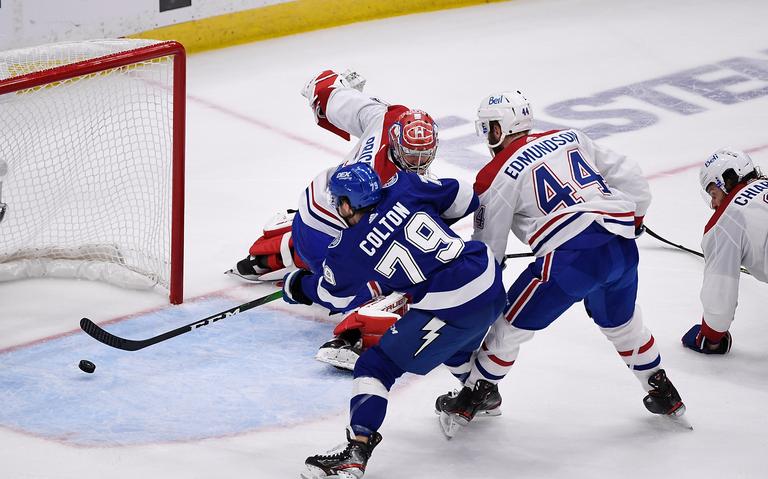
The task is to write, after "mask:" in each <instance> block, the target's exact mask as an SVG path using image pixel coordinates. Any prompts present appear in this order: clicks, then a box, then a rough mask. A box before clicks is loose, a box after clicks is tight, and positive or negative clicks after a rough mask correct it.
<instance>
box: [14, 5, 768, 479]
mask: <svg viewBox="0 0 768 479" xmlns="http://www.w3.org/2000/svg"><path fill="white" fill-rule="evenodd" d="M766 18H768V3H766V2H764V1H761V0H753V1H748V0H741V1H733V2H723V1H710V0H697V1H684V0H678V1H660V0H647V1H643V2H626V1H621V2H616V1H607V0H579V1H574V0H559V1H558V0H519V1H513V2H509V3H501V4H492V5H484V6H478V7H473V8H466V9H459V10H450V11H445V12H437V13H429V14H422V15H412V16H406V17H399V18H393V19H387V20H382V21H377V22H369V23H363V24H357V25H351V26H346V27H340V28H335V29H331V30H325V31H319V32H313V33H308V34H303V35H296V36H292V37H287V38H281V39H276V40H272V41H265V42H261V43H255V44H251V45H244V46H239V47H233V48H227V49H223V50H218V51H213V52H209V53H204V54H199V55H195V56H192V57H191V58H190V59H189V73H188V93H189V101H188V116H187V121H188V131H187V155H188V156H187V158H188V166H187V203H186V221H187V229H186V261H185V273H186V277H185V288H186V290H185V297H186V302H185V304H184V305H183V306H180V307H170V306H168V305H167V300H166V297H165V296H164V295H162V294H160V293H159V292H137V291H128V290H121V289H117V288H115V287H112V286H109V285H105V284H99V283H91V282H87V281H76V280H72V281H67V280H30V281H22V282H16V283H9V284H0V404H2V408H0V477H2V478H9V479H11V478H12V479H16V478H57V479H58V478H78V479H92V478H93V479H95V478H131V479H135V478H136V477H145V478H160V477H162V478H164V479H176V478H179V479H180V478H185V479H189V478H200V479H202V478H244V477H248V478H267V477H269V478H291V477H298V472H299V471H300V470H301V469H302V463H303V461H304V458H305V457H306V456H308V455H311V454H315V453H317V452H321V451H324V450H327V449H328V448H330V447H331V446H333V445H335V444H337V443H339V442H341V441H342V440H343V435H344V431H343V429H344V426H345V424H346V420H347V411H346V405H347V401H348V397H349V393H350V386H351V381H350V379H349V377H348V375H347V374H345V373H343V372H339V371H336V370H333V369H332V368H326V367H325V366H324V365H322V364H320V363H317V362H316V361H314V360H313V359H312V356H313V355H314V352H315V349H316V347H317V346H319V345H320V344H321V343H322V342H323V341H324V340H325V339H326V338H327V337H328V336H329V335H330V332H331V329H332V327H333V324H334V320H333V318H328V317H327V315H326V313H324V312H323V311H321V310H320V309H316V308H306V307H290V306H288V305H285V304H284V303H281V302H275V303H270V304H268V305H265V306H262V307H260V308H257V309H255V310H252V311H251V312H248V313H244V314H242V315H238V316H234V317H231V318H228V319H226V320H225V321H222V322H221V323H219V324H217V325H214V326H211V327H209V328H205V329H204V330H200V331H198V332H194V333H190V334H187V335H184V336H182V337H179V338H176V339H173V340H170V341H168V342H165V343H162V344H160V345H156V346H153V347H151V348H148V349H146V350H142V351H138V352H122V351H117V350H114V349H110V348H108V347H106V346H103V345H101V344H99V343H97V342H95V341H93V340H91V339H90V338H88V337H87V336H85V335H84V334H83V333H81V332H79V328H78V321H79V319H80V318H81V317H82V316H88V317H90V318H91V319H93V320H94V321H96V322H97V323H100V324H103V323H105V322H106V323H107V325H106V327H107V328H110V330H112V331H114V332H116V333H117V334H121V335H125V336H127V337H131V338H144V337H149V336H152V335H155V334H158V333H160V332H163V331H166V330H168V329H172V328H174V327H177V326H180V325H183V324H187V323H189V322H192V321H194V320H195V319H198V318H202V317H204V316H207V315H209V314H213V313H215V312H218V311H221V310H224V309H227V308H229V307H232V306H234V305H237V304H239V303H241V302H244V301H247V300H249V299H252V298H255V297H259V296H262V295H265V294H268V293H270V292H271V291H273V287H271V286H266V285H243V284H241V283H238V282H237V281H235V280H234V279H232V278H230V277H226V276H225V275H223V274H222V272H223V271H224V270H226V269H228V268H229V267H231V266H232V265H233V264H234V262H236V261H237V260H238V259H240V258H241V257H243V256H244V255H245V254H246V252H247V248H248V247H249V246H250V244H251V242H252V241H253V240H254V239H255V238H256V237H257V236H258V235H259V234H260V231H261V227H262V225H263V223H264V221H266V220H267V219H268V218H269V217H270V216H271V215H272V214H273V213H274V212H277V211H279V210H281V209H285V208H289V207H293V206H295V204H296V200H297V197H298V195H299V193H300V192H301V190H302V189H303V188H304V187H305V186H306V184H307V183H308V182H309V180H310V179H311V178H312V177H313V176H314V175H315V174H316V173H317V172H319V171H320V170H322V169H323V168H326V167H328V166H330V165H333V164H335V163H338V162H339V161H340V159H341V157H342V155H343V154H344V153H346V151H347V150H348V149H349V148H351V146H352V145H351V144H347V143H345V142H343V141H342V140H340V139H338V138H336V137H334V136H333V135H331V134H330V133H328V132H326V131H323V130H321V129H319V128H317V127H315V126H314V122H313V120H312V116H311V114H310V111H309V109H308V108H307V105H306V102H305V100H304V98H302V97H301V96H300V95H299V91H300V89H301V87H302V86H303V84H304V83H305V82H306V81H307V80H308V79H309V78H310V77H312V76H313V75H314V74H316V73H318V72H319V71H321V70H323V69H325V68H329V67H330V68H335V69H339V70H343V69H345V68H353V69H355V70H357V71H358V72H360V73H361V74H363V75H364V76H365V77H366V78H367V79H368V84H367V86H366V91H367V92H368V93H369V94H371V95H374V96H377V97H380V98H382V99H385V100H388V101H390V102H397V103H403V104H406V105H409V106H411V107H417V108H422V109H425V110H427V111H429V112H430V113H431V114H432V115H433V116H434V117H435V118H436V119H437V120H438V123H440V125H441V131H440V135H441V146H440V148H441V151H440V152H439V153H438V160H437V161H436V162H435V166H434V170H435V173H437V174H438V176H455V177H460V178H464V179H466V180H470V181H471V180H472V179H473V178H474V174H475V172H476V170H477V169H478V168H479V167H480V166H481V165H482V162H483V160H484V159H485V158H487V156H486V155H487V150H485V148H484V147H483V145H482V143H481V140H480V139H479V138H477V137H475V136H474V128H473V125H472V120H473V117H474V113H475V110H476V108H477V105H478V103H479V101H480V99H481V98H482V97H483V96H485V95H487V94H489V93H491V92H493V91H495V90H503V89H521V90H523V91H524V92H525V93H526V95H527V97H528V98H529V99H530V100H531V102H532V105H533V109H534V115H535V117H536V118H537V120H538V121H539V124H538V126H539V127H540V128H550V127H552V126H553V125H564V126H572V127H576V128H581V129H583V130H585V131H587V132H588V133H590V134H591V135H592V136H593V137H595V138H598V139H599V141H600V142H601V143H603V144H605V145H607V146H609V147H611V148H613V149H615V150H617V151H620V152H622V153H625V154H627V155H629V156H631V157H632V158H634V159H635V160H637V161H638V162H639V163H640V164H641V166H642V168H643V171H644V173H645V174H646V175H647V176H648V178H649V179H650V180H651V188H652V192H653V194H654V200H653V203H652V205H651V208H650V211H649V213H648V215H647V217H646V220H647V224H648V225H649V226H650V227H652V228H653V229H654V230H655V231H656V232H657V233H660V234H662V235H663V236H665V237H668V238H669V239H672V240H673V241H676V242H679V243H682V244H684V245H686V246H688V247H692V248H694V249H699V242H700V239H701V233H702V230H703V226H704V224H705V223H706V221H707V218H708V216H709V215H710V214H711V212H710V211H709V210H708V209H707V207H706V206H705V204H704V202H703V201H702V198H701V196H700V194H699V192H698V181H697V166H698V163H699V162H700V161H703V159H704V158H705V157H706V156H707V155H708V154H710V153H711V152H712V151H714V150H715V149H716V148H718V147H721V146H724V145H731V146H733V147H735V148H739V149H743V150H746V151H748V152H750V153H751V154H752V157H753V159H755V160H756V161H757V162H758V163H762V164H763V165H765V166H766V167H768V35H766V33H765V32H766V31H765V19H766ZM470 227H471V226H470V224H469V222H467V221H464V222H462V223H460V229H461V231H462V234H463V235H465V236H468V235H469V234H470ZM638 241H639V246H640V251H641V265H640V293H639V299H638V302H639V303H640V304H641V305H642V309H643V314H644V319H645V322H646V324H647V325H648V327H649V328H650V329H651V330H652V331H653V333H654V336H655V338H656V341H657V342H658V345H659V347H660V350H661V353H662V357H663V361H664V367H665V369H666V370H667V372H668V374H669V376H670V378H671V379H672V380H673V381H674V383H675V385H676V386H677V387H678V389H679V391H680V393H681V395H682V396H683V400H684V401H685V403H686V405H687V406H688V414H687V417H688V418H689V419H690V421H691V422H692V423H693V424H694V426H695V430H694V431H692V432H691V431H685V430H682V429H679V428H675V427H670V426H669V424H667V423H665V422H664V420H663V419H660V418H658V417H652V416H651V415H650V414H649V413H648V412H647V411H646V410H645V408H644V407H643V406H642V404H641V400H642V397H643V395H644V393H643V391H642V390H641V389H640V388H639V387H638V383H637V380H636V379H635V378H634V377H633V376H632V374H630V373H629V372H628V371H626V368H625V367H624V365H623V362H622V361H621V360H620V359H619V357H618V356H617V355H616V352H615V350H614V349H613V347H612V345H611V344H610V343H609V342H608V341H606V340H605V339H604V337H603V335H602V334H601V333H600V332H599V330H598V329H597V327H595V326H594V325H592V324H591V321H590V320H589V318H588V317H587V316H586V314H585V312H584V310H583V308H582V307H581V306H580V305H577V306H575V307H573V308H571V309H570V310H569V311H568V312H567V313H566V314H565V315H564V316H563V317H561V318H560V319H559V320H558V321H556V322H555V323H554V324H553V325H552V326H551V327H550V328H548V329H547V330H545V331H543V332H541V333H539V334H538V335H537V336H536V337H535V338H534V339H533V340H532V341H531V342H529V343H527V344H525V345H524V346H523V348H522V351H521V355H520V358H519V360H518V361H517V364H516V365H515V367H514V368H513V370H512V372H511V373H510V374H509V377H508V378H506V379H505V380H504V381H503V382H502V383H501V385H500V389H501V393H502V395H503V398H504V403H503V406H502V409H503V415H502V416H501V417H499V418H490V419H479V420H476V421H475V422H473V424H472V425H471V427H469V428H466V429H465V430H464V431H462V432H461V433H460V434H459V435H457V437H455V438H454V439H453V440H451V441H446V440H445V439H444V438H443V436H442V434H441V432H440V430H439V426H438V423H437V417H436V416H435V415H434V413H433V405H434V399H435V397H436V396H437V395H439V394H441V393H444V392H445V391H447V390H449V389H452V388H454V387H455V386H456V384H455V382H454V380H453V379H452V377H451V376H450V374H449V373H448V372H447V371H446V370H444V369H442V368H440V369H437V370H435V371H433V372H432V373H430V374H429V375H427V376H426V377H415V376H411V377H408V378H405V379H404V380H402V381H400V382H399V383H398V385H396V386H395V388H394V390H393V393H392V395H391V397H390V407H389V411H388V412H389V413H388V416H387V419H386V422H385V424H384V426H383V428H382V429H381V433H382V434H383V436H384V441H383V442H382V443H381V445H380V446H379V447H378V448H377V450H376V451H375V454H374V456H373V458H372V459H371V461H370V463H369V470H368V472H367V473H366V477H370V478H371V479H374V478H394V477H413V478H431V477H441V478H449V479H450V478H462V479H464V478H486V477H487V478H507V477H516V478H561V477H562V478H566V477H567V478H569V479H578V478H590V479H591V478H594V477H611V476H617V477H625V478H626V477H633V478H634V477H637V478H640V477H648V476H661V477H674V478H681V477H697V478H710V477H711V478H722V477H728V478H758V477H765V469H766V466H767V465H768V461H767V460H766V457H765V454H766V451H768V432H766V431H768V416H766V414H765V410H764V407H765V404H767V403H768V367H767V366H768V352H766V347H765V344H766V342H768V322H767V321H766V310H765V307H764V302H765V299H766V297H768V285H765V284H761V283H759V282H757V281H755V280H754V279H753V278H750V277H746V276H745V277H743V278H742V281H741V287H740V296H739V307H738V310H737V313H736V320H735V322H734V324H733V327H732V330H731V331H732V333H733V337H734V347H733V350H732V352H731V354H730V355H729V356H726V357H705V356H702V355H698V354H695V353H693V352H691V351H689V350H686V349H684V348H682V346H681V345H680V337H681V336H682V334H683V333H684V332H685V331H687V330H688V328H689V327H690V326H691V325H693V324H694V323H696V322H698V321H699V319H700V317H701V310H700V303H699V298H698V294H699V288H700V285H701V274H702V267H703V263H702V261H701V260H700V259H698V258H696V257H695V256H693V255H690V254H687V253H684V252H681V251H678V250H675V249H671V248H669V247H666V246H664V245H662V244H661V243H659V242H658V241H656V240H654V239H653V238H650V237H648V235H645V236H643V237H642V238H640V239H639V240H638ZM508 250H509V251H510V252H517V251H526V250H527V249H526V247H525V246H524V245H522V244H519V243H518V242H517V241H516V240H514V239H512V240H511V241H510V246H509V247H508ZM525 265H526V262H525V261H524V260H513V261H512V262H509V264H508V267H507V270H506V274H505V280H506V282H507V284H509V283H511V281H512V279H513V278H514V277H515V275H516V274H517V273H518V272H519V271H520V270H521V269H522V268H523V267H525ZM84 358H86V359H91V360H92V361H94V362H95V363H96V367H97V369H96V372H95V373H94V374H93V375H85V374H84V373H82V372H80V371H79V370H78V369H77V366H76V365H77V362H78V361H79V360H80V359H84Z"/></svg>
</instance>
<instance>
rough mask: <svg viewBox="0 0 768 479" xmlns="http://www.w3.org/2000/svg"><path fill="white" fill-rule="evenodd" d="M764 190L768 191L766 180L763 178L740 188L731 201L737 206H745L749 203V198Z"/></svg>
mask: <svg viewBox="0 0 768 479" xmlns="http://www.w3.org/2000/svg"><path fill="white" fill-rule="evenodd" d="M764 191H768V181H765V180H764V181H760V182H759V183H755V184H753V185H749V186H748V187H746V188H744V189H743V190H741V191H740V192H739V194H738V195H736V198H735V199H734V200H733V202H734V203H736V204H737V205H739V206H746V205H747V204H748V203H749V200H751V199H752V198H754V197H756V196H758V195H759V194H760V193H762V192H764Z"/></svg>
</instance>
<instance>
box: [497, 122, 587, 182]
mask: <svg viewBox="0 0 768 479" xmlns="http://www.w3.org/2000/svg"><path fill="white" fill-rule="evenodd" d="M578 142H579V137H578V136H577V135H576V133H574V132H573V131H564V132H562V133H559V134H557V135H554V136H550V137H548V138H547V139H545V140H536V141H534V142H533V143H532V144H531V145H529V146H526V147H525V148H523V149H521V150H520V152H519V153H517V155H516V156H515V159H514V160H512V161H510V162H509V164H508V165H507V167H506V168H505V169H504V173H506V174H507V175H509V176H510V177H511V178H512V179H513V180H516V179H517V178H518V177H519V176H520V173H522V171H523V170H524V169H525V168H526V167H528V166H529V165H530V164H531V163H533V162H535V161H536V160H539V159H541V158H542V157H543V156H544V155H545V154H547V153H552V152H553V151H556V150H557V149H558V148H560V147H561V146H565V145H568V144H571V143H578Z"/></svg>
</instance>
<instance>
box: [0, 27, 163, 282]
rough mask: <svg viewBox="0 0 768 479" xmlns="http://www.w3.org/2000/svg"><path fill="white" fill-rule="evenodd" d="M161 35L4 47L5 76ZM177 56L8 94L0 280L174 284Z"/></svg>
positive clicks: (1, 123)
mask: <svg viewBox="0 0 768 479" xmlns="http://www.w3.org/2000/svg"><path fill="white" fill-rule="evenodd" d="M155 43H158V42H154V41H151V40H99V41H88V42H74V43H60V44H53V45H43V46H39V47H34V48H25V49H19V50H12V51H6V52H0V85H2V83H3V80H8V79H13V78H14V77H19V76H21V75H27V74H30V73H33V72H43V71H45V70H49V69H53V68H56V67H62V66H64V65H71V64H73V63H77V62H82V61H84V60H91V59H95V58H101V57H104V56H107V55H112V54H115V53H119V52H125V51H129V50H135V49H138V48H141V47H146V46H149V45H153V44H155ZM173 72H174V70H173V57H172V56H167V57H161V58H157V59H153V60H148V61H139V62H136V63H131V64H129V65H126V66H122V67H118V68H109V69H104V70H101V71H97V72H95V73H88V74H85V75H80V76H76V77H74V78H70V79H65V80H60V81H50V80H47V79H46V78H45V75H41V79H40V83H39V84H38V85H36V86H34V87H31V88H25V89H22V90H18V91H12V92H10V93H6V94H0V161H4V162H5V163H6V164H7V175H6V176H5V178H2V183H1V184H0V202H2V203H5V204H6V205H7V206H6V213H5V215H4V218H3V220H2V221H1V222H0V280H2V279H19V278H23V277H36V276H75V277H82V278H87V279H99V280H104V281H108V282H112V283H116V284H118V285H121V286H127V287H152V286H154V285H160V286H162V287H165V288H169V286H170V263H171V251H170V250H171V246H170V245H171V198H172V195H171V189H172V163H173V155H172V153H173V145H172V141H173V108H174V104H173Z"/></svg>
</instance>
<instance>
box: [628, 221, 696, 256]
mask: <svg viewBox="0 0 768 479" xmlns="http://www.w3.org/2000/svg"><path fill="white" fill-rule="evenodd" d="M643 230H644V231H645V232H646V233H648V234H649V235H651V236H652V237H654V238H656V239H657V240H659V241H661V242H662V243H665V244H668V245H670V246H674V247H675V248H678V249H681V250H683V251H687V252H688V253H692V254H695V255H696V256H698V257H699V258H703V257H704V254H703V253H699V252H698V251H695V250H692V249H688V248H686V247H685V246H683V245H681V244H675V243H673V242H671V241H669V240H667V239H664V238H662V237H661V236H659V235H657V234H656V233H654V231H653V230H652V229H650V228H649V227H647V226H643Z"/></svg>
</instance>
